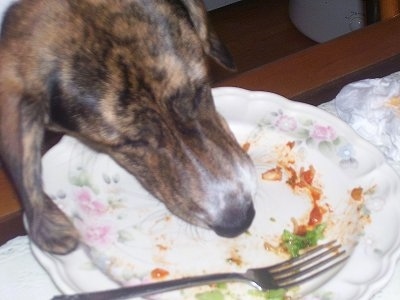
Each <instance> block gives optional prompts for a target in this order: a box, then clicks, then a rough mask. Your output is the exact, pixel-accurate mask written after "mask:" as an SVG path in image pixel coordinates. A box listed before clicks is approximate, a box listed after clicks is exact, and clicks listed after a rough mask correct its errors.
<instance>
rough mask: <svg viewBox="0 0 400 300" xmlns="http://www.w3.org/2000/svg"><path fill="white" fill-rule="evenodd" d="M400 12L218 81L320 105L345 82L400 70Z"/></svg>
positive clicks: (223, 84)
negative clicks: (382, 20) (398, 14)
mask: <svg viewBox="0 0 400 300" xmlns="http://www.w3.org/2000/svg"><path fill="white" fill-rule="evenodd" d="M399 55H400V17H395V18H392V19H390V20H387V21H384V22H380V23H376V24H373V25H370V26H368V27H366V28H364V29H361V30H358V31H355V32H352V33H350V34H348V35H345V36H342V37H339V38H337V39H334V40H332V41H329V42H326V43H323V44H319V45H316V46H313V47H310V48H307V49H306V50H303V51H300V52H297V53H295V54H293V55H289V56H287V57H284V58H282V59H278V60H276V61H274V62H271V63H269V64H266V65H264V66H261V67H258V68H255V69H253V70H250V71H247V72H244V73H241V74H239V75H237V76H235V77H233V78H230V79H227V80H223V81H221V82H218V84H217V86H237V87H242V88H246V89H250V90H263V91H270V92H275V93H278V94H281V95H283V96H285V97H287V98H290V99H293V100H298V101H302V102H308V103H311V104H319V103H321V101H327V100H330V99H332V98H333V97H334V96H335V95H336V94H337V92H338V91H339V89H340V87H342V86H343V85H344V84H346V83H348V82H351V81H354V80H358V79H361V78H363V77H371V76H383V75H386V73H388V72H394V71H400V63H399Z"/></svg>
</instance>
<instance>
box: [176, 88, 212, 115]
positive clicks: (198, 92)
mask: <svg viewBox="0 0 400 300" xmlns="http://www.w3.org/2000/svg"><path fill="white" fill-rule="evenodd" d="M203 91H204V88H203V87H199V88H196V89H195V91H194V92H192V91H190V90H180V91H178V92H177V93H175V94H174V95H172V96H171V97H170V98H169V104H170V106H169V107H170V109H171V110H172V112H173V114H174V117H176V118H178V119H179V120H180V121H183V122H187V121H191V120H194V119H196V117H197V115H198V111H199V107H200V104H201V103H202V100H203V97H204V92H203Z"/></svg>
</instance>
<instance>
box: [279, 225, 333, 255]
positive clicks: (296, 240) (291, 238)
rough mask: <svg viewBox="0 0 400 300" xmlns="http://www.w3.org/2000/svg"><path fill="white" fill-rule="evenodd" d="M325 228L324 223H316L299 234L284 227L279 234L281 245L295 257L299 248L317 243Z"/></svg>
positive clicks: (298, 252)
mask: <svg viewBox="0 0 400 300" xmlns="http://www.w3.org/2000/svg"><path fill="white" fill-rule="evenodd" d="M325 228H326V224H324V223H322V224H318V225H316V226H315V227H314V228H313V229H312V230H307V231H306V232H305V233H304V234H301V235H300V234H296V233H293V232H290V231H289V230H286V229H285V230H284V231H283V233H282V236H281V240H282V246H283V247H284V249H286V251H287V252H288V253H289V255H290V257H297V256H299V255H300V251H301V250H303V249H307V248H309V247H313V246H316V245H317V243H318V241H319V240H321V239H322V238H323V237H324V231H325Z"/></svg>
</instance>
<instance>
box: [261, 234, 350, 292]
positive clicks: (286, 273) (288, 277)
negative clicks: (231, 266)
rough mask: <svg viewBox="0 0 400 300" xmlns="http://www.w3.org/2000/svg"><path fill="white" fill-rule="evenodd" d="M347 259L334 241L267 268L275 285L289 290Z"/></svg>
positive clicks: (343, 251)
mask: <svg viewBox="0 0 400 300" xmlns="http://www.w3.org/2000/svg"><path fill="white" fill-rule="evenodd" d="M347 259H348V255H347V254H346V251H345V250H341V245H340V244H337V242H336V241H331V242H328V243H326V244H323V245H320V246H317V247H315V248H312V249H310V250H309V251H307V252H306V253H305V254H303V255H301V256H299V257H296V258H293V259H290V260H288V261H285V262H283V263H281V264H277V265H274V266H272V267H270V268H268V270H269V272H270V273H271V275H272V276H273V278H274V281H275V283H276V284H277V285H278V286H280V287H281V288H289V287H292V286H296V285H299V284H301V283H303V282H305V281H309V280H311V279H313V278H315V277H317V276H320V275H322V274H323V273H325V272H327V271H329V270H332V269H333V268H335V267H337V266H339V265H341V264H342V263H343V262H344V261H346V260H347Z"/></svg>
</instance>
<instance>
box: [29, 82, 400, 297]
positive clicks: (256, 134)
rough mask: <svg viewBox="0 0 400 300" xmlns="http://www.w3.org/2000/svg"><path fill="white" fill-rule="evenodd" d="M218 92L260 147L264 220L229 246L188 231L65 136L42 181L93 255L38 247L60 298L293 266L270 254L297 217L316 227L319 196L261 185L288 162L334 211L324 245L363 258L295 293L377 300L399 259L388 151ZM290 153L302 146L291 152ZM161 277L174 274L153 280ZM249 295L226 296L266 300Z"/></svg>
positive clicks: (306, 114)
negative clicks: (308, 175)
mask: <svg viewBox="0 0 400 300" xmlns="http://www.w3.org/2000/svg"><path fill="white" fill-rule="evenodd" d="M213 94H214V97H215V102H216V106H217V109H218V111H219V112H220V113H221V114H222V115H223V116H224V117H225V118H226V119H227V120H228V123H229V125H230V126H231V128H232V130H233V132H234V133H235V135H236V137H237V139H238V141H239V142H240V143H242V144H244V143H249V144H250V148H249V150H248V151H249V154H250V156H251V157H252V159H253V161H254V162H255V164H256V167H257V170H258V176H259V185H258V191H257V197H256V199H255V206H256V211H257V214H256V218H255V220H254V222H253V225H252V226H251V228H250V230H249V234H243V235H242V236H240V237H238V238H235V239H224V238H220V237H217V236H216V235H214V234H213V233H212V232H210V231H207V230H203V229H199V228H194V227H192V226H190V225H188V224H185V223H183V222H182V221H180V220H178V219H177V218H175V217H174V216H171V215H170V214H169V212H168V211H167V210H166V209H165V207H164V206H163V205H162V204H161V203H159V202H158V201H157V200H155V199H153V198H152V197H151V196H150V195H148V193H147V192H146V191H144V190H143V189H142V188H141V187H140V186H139V184H138V183H137V182H136V180H135V179H134V178H133V177H132V176H130V175H129V174H128V173H126V172H125V171H124V170H123V169H121V168H120V167H119V166H117V165H116V164H115V163H114V162H113V161H112V160H111V159H110V158H109V157H108V156H106V155H104V154H99V153H96V152H93V151H92V150H90V149H88V148H86V147H85V146H83V145H82V144H80V143H79V142H77V141H76V140H74V139H72V138H70V137H65V138H63V140H62V141H61V142H60V143H59V144H57V145H56V146H55V147H53V148H52V149H51V150H50V151H49V152H48V153H47V154H46V155H45V156H44V158H43V180H44V184H45V190H46V192H47V193H48V194H49V195H50V196H51V197H52V199H53V200H54V201H55V202H56V203H57V204H58V205H59V206H60V207H61V208H62V209H63V210H64V211H65V212H66V213H67V214H68V215H69V216H70V217H71V218H72V220H73V221H74V223H75V225H76V226H77V228H78V229H79V230H80V232H81V234H82V236H83V238H84V242H85V245H86V246H82V247H81V248H79V249H78V250H77V251H75V252H74V253H72V254H70V255H67V256H54V255H50V254H48V253H43V252H41V251H40V250H39V249H37V248H36V247H34V246H33V251H34V254H35V256H36V258H37V259H38V260H39V262H40V263H41V264H42V265H43V267H44V268H45V269H46V270H47V271H48V272H49V274H50V276H51V277H52V278H53V280H54V282H55V283H56V285H57V286H58V287H59V288H60V290H61V291H63V292H64V293H76V292H83V291H94V290H100V289H107V288H112V287H116V286H118V285H117V283H116V282H119V283H120V284H122V285H132V284H138V283H140V282H146V281H151V280H153V277H154V276H152V275H151V272H152V271H154V270H157V269H162V270H166V271H167V272H168V273H169V275H168V276H167V278H173V277H180V276H185V275H193V274H202V273H211V272H221V271H243V270H245V269H247V268H248V267H255V266H266V265H270V264H273V263H276V262H279V261H282V260H283V259H285V258H286V257H285V256H284V255H282V254H278V253H276V252H275V251H267V250H266V245H273V246H274V245H275V246H276V245H278V244H279V242H280V235H281V233H282V232H283V230H284V229H288V230H292V228H293V222H292V220H293V219H295V220H296V221H297V222H298V223H300V224H304V223H307V220H308V217H309V214H310V209H311V200H310V196H309V194H307V193H306V192H305V191H304V189H296V190H293V189H292V188H291V187H289V185H288V184H287V183H286V182H285V181H286V179H287V177H285V176H287V175H285V174H286V173H285V172H284V174H283V178H282V180H279V181H269V180H262V179H261V174H262V173H264V172H265V171H267V170H270V169H272V168H274V167H276V166H277V164H278V161H281V162H282V161H286V163H287V164H289V165H290V167H291V168H292V169H293V170H295V171H296V172H298V171H299V170H300V168H301V167H303V168H304V169H305V170H308V169H309V168H310V166H311V165H312V166H313V167H314V169H315V178H314V181H313V183H312V185H313V186H314V187H316V188H318V189H319V190H320V191H321V195H322V198H321V200H319V201H318V204H319V206H320V207H322V208H323V209H324V210H325V213H324V214H323V223H325V224H327V229H326V232H325V240H331V239H338V240H339V241H340V242H341V243H342V244H343V245H344V247H345V248H346V249H347V250H348V251H349V252H353V254H352V257H351V259H350V260H349V261H348V263H347V264H346V265H345V267H344V268H343V269H342V270H340V272H339V273H338V274H336V276H335V273H333V272H332V273H330V274H329V276H325V278H323V279H320V280H316V281H315V282H313V284H311V285H309V286H307V287H303V288H300V289H297V290H295V291H293V293H294V295H303V294H305V293H308V292H309V291H310V289H311V290H312V292H311V294H308V296H305V298H307V297H310V299H341V300H342V299H368V298H370V297H371V296H372V295H373V294H374V293H376V292H377V291H379V290H380V289H381V288H382V287H383V286H384V285H385V284H386V283H387V282H388V281H389V279H390V277H391V275H392V273H393V271H394V266H395V262H396V260H397V258H398V257H399V255H400V250H399V249H400V247H399V246H400V234H399V229H400V224H399V222H400V201H398V199H400V197H399V196H400V195H399V194H400V191H399V178H398V177H397V174H396V173H395V172H394V171H393V170H392V169H391V168H390V167H389V166H388V165H387V164H386V162H385V160H384V158H383V156H382V155H381V153H380V152H379V151H378V150H377V149H376V148H374V147H373V146H371V145H370V144H369V143H367V142H366V141H364V140H363V139H361V138H359V137H358V136H357V135H356V134H355V133H354V132H353V131H352V130H351V129H350V127H349V126H347V125H346V124H345V123H343V122H342V121H340V120H338V119H337V118H335V117H333V116H331V115H330V114H328V113H325V112H324V111H322V110H320V109H317V108H315V107H313V106H310V105H306V104H302V103H296V102H292V101H289V100H287V99H285V98H283V97H280V96H278V95H275V94H271V93H265V92H250V91H246V90H242V89H236V88H218V89H215V90H214V91H213ZM288 143H293V145H294V146H293V148H288V147H287V146H285V145H287V144H288ZM288 157H289V158H291V159H293V162H291V161H292V160H291V159H288ZM359 187H361V188H362V191H363V194H362V199H361V200H359V201H356V200H354V199H353V198H352V197H351V191H352V190H353V189H355V188H359ZM358 241H359V243H358V244H357V245H356V247H355V248H354V246H355V244H356V242H358ZM353 250H354V251H353ZM157 273H158V275H162V273H163V272H153V275H154V274H156V275H157ZM105 274H107V275H105ZM109 278H113V280H111V279H109ZM327 279H330V280H329V282H328V283H326V284H324V285H323V283H324V280H327ZM208 290H209V287H205V288H201V289H189V290H187V291H185V292H182V291H179V292H175V293H172V294H171V293H169V294H165V295H164V298H163V297H162V296H161V298H162V299H178V297H180V298H185V299H191V298H193V299H195V297H196V294H198V293H203V292H206V291H208ZM249 290H251V288H250V287H248V286H247V285H242V284H232V285H228V287H225V286H223V287H219V288H217V291H218V293H221V294H223V295H224V296H225V299H229V298H232V297H233V296H234V295H236V297H237V299H253V298H254V299H257V298H256V297H252V296H250V294H249ZM228 295H229V296H231V297H228ZM161 298H160V299H161ZM233 298H234V297H233Z"/></svg>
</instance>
